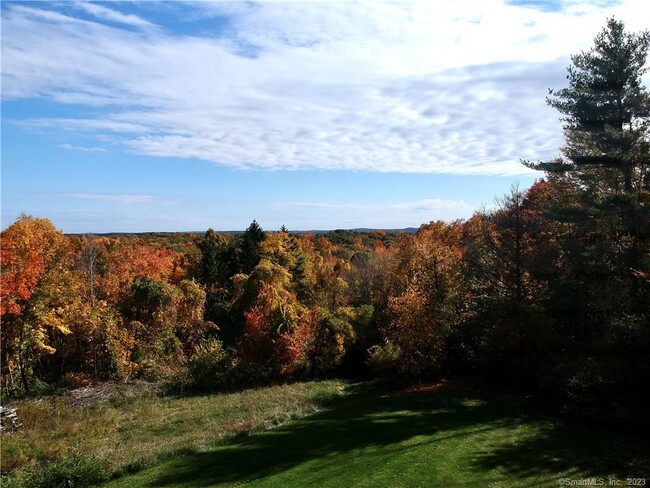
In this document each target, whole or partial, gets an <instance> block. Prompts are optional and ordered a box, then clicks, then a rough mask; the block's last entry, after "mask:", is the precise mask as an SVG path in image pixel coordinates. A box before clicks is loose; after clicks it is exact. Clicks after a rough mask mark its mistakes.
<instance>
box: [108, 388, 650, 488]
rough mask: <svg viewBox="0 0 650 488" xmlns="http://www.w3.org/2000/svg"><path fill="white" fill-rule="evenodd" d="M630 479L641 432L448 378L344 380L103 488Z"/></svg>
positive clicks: (641, 472) (642, 462) (647, 454)
mask: <svg viewBox="0 0 650 488" xmlns="http://www.w3.org/2000/svg"><path fill="white" fill-rule="evenodd" d="M170 435H172V434H171V433H170ZM627 477H635V478H643V477H645V478H646V479H650V443H649V442H648V441H647V440H646V439H645V438H644V437H642V436H638V437H637V436H633V435H631V434H623V433H618V432H616V431H615V430H610V429H604V428H599V427H594V426H590V427H587V426H582V425H578V424H575V425H571V424H569V423H566V422H564V421H562V420H559V419H557V418H554V417H552V416H550V415H549V414H547V413H545V412H543V411H541V410H539V409H537V408H535V407H534V406H533V405H532V404H531V403H530V402H529V401H527V400H525V399H521V398H518V397H516V396H510V395H507V394H504V393H489V392H483V393H478V392H477V391H476V388H475V387H467V386H464V385H462V384H458V383H456V382H449V383H441V384H439V385H431V386H430V387H428V388H420V389H417V390H411V391H402V392H390V393H389V392H385V391H382V390H381V389H377V388H373V387H369V386H368V385H363V384H360V385H348V387H347V389H346V394H345V395H343V396H340V397H337V398H335V399H334V400H333V401H332V402H331V403H330V404H329V405H328V406H327V407H325V408H324V409H322V410H321V411H319V412H317V413H315V414H313V415H311V416H308V417H305V418H303V419H298V420H294V421H291V422H288V423H286V424H283V425H280V426H278V427H276V428H274V429H271V430H267V431H264V432H259V433H256V434H253V435H251V436H248V437H243V438H237V439H235V440H233V441H231V442H228V443H226V444H223V445H216V446H213V447H212V448H207V449H196V450H194V451H192V452H187V453H184V454H182V455H179V456H177V457H174V458H170V459H168V460H166V461H164V462H162V463H161V464H158V465H156V466H154V467H152V468H150V469H146V470H143V471H142V472H140V473H138V474H136V475H133V476H126V477H123V478H121V479H118V480H115V481H113V482H111V483H109V484H108V485H107V486H108V487H110V488H119V487H122V488H125V487H210V486H220V487H221V486H247V487H282V488H286V487H298V488H300V487H310V486H313V487H369V488H370V487H372V488H380V487H391V488H392V487H404V488H417V487H455V486H458V487H466V486H467V487H470V486H476V487H509V486H517V487H544V486H549V487H551V486H552V487H556V486H561V485H563V484H564V485H568V484H569V483H573V486H575V485H576V484H577V483H581V482H582V485H583V486H584V485H585V481H584V480H588V479H595V480H596V481H597V482H599V480H600V479H602V481H603V483H605V484H606V485H608V483H609V482H610V479H612V480H614V479H616V480H620V481H621V486H625V485H626V478H627Z"/></svg>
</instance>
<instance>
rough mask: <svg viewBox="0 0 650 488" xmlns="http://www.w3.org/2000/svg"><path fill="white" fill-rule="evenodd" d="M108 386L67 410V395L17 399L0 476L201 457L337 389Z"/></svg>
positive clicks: (310, 407)
mask: <svg viewBox="0 0 650 488" xmlns="http://www.w3.org/2000/svg"><path fill="white" fill-rule="evenodd" d="M113 388H114V391H113V393H112V395H111V396H110V397H109V398H107V399H102V400H99V401H97V402H95V403H94V404H92V405H89V406H73V405H72V398H71V397H70V396H69V395H67V396H60V397H50V398H42V399H40V400H37V401H34V400H26V401H23V402H18V403H17V404H16V405H15V406H17V408H18V413H19V416H20V418H21V420H22V422H23V427H22V428H21V429H20V430H19V431H17V432H15V433H10V434H3V435H2V472H3V474H6V473H10V477H11V478H12V480H13V481H20V479H21V478H28V476H27V474H28V473H32V474H34V473H36V472H38V471H39V470H42V469H43V468H45V467H47V466H48V465H54V464H56V463H57V462H60V461H62V460H66V459H70V458H71V457H74V456H79V455H81V456H83V457H84V458H87V459H93V460H98V464H99V466H100V467H101V469H102V470H104V471H105V472H106V473H107V475H111V474H112V475H118V474H121V473H126V472H133V471H137V470H139V469H141V468H142V467H144V466H147V465H148V464H150V463H152V462H154V461H155V460H157V459H160V458H161V457H164V456H169V455H173V454H174V453H178V452H180V451H185V452H187V451H188V450H190V451H192V452H201V451H202V450H205V449H207V448H208V447H210V446H214V445H215V444H217V443H219V442H223V441H224V440H226V439H229V438H232V437H234V436H237V435H242V434H248V433H250V432H254V431H256V430H264V429H268V428H269V427H272V426H274V425H277V424H280V423H282V422H286V421H287V420H289V419H292V418H295V417H300V416H304V415H307V414H310V413H313V412H315V411H317V410H318V409H319V408H321V405H322V404H323V403H324V402H327V401H328V400H330V399H331V398H334V397H337V396H339V395H340V394H342V392H343V388H344V384H343V383H341V382H338V381H323V382H308V383H295V384H289V385H282V386H270V387H265V388H259V389H252V390H246V391H242V392H237V393H227V394H219V395H205V396H193V397H184V398H176V397H167V396H160V395H159V394H158V393H157V391H156V389H155V388H153V387H151V386H147V385H139V386H133V385H131V386H129V385H126V386H121V385H114V387H113ZM32 477H33V476H32ZM12 480H5V481H7V482H9V481H12ZM28 485H29V484H28ZM75 486H76V485H75Z"/></svg>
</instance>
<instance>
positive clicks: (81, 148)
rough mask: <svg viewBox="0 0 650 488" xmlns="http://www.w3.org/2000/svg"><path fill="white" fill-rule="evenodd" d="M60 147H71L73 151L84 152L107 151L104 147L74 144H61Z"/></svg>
mask: <svg viewBox="0 0 650 488" xmlns="http://www.w3.org/2000/svg"><path fill="white" fill-rule="evenodd" d="M59 147H60V148H62V149H70V150H71V151H82V152H106V148H104V147H85V146H75V145H73V144H67V143H66V144H59Z"/></svg>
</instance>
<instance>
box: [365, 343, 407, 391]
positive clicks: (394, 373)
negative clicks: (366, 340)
mask: <svg viewBox="0 0 650 488" xmlns="http://www.w3.org/2000/svg"><path fill="white" fill-rule="evenodd" d="M368 354H369V356H368V366H369V367H370V370H371V371H372V372H373V373H374V374H375V375H377V377H379V378H381V379H383V380H387V381H391V382H396V381H398V380H399V379H400V364H401V362H402V356H403V353H402V348H401V347H400V346H399V345H398V344H395V343H393V342H390V341H388V342H385V343H384V344H382V345H377V346H372V347H371V348H370V349H368Z"/></svg>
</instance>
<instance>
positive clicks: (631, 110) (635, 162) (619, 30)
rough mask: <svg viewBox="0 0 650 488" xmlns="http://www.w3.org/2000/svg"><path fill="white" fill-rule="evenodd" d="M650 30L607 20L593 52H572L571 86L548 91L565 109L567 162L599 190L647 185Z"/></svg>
mask: <svg viewBox="0 0 650 488" xmlns="http://www.w3.org/2000/svg"><path fill="white" fill-rule="evenodd" d="M649 46H650V33H649V32H648V31H644V32H641V33H638V34H633V33H627V32H625V26H624V24H623V22H620V21H617V20H615V19H613V18H612V19H608V21H607V25H606V26H605V28H604V29H603V30H602V31H601V32H600V33H599V34H598V35H597V36H596V38H595V39H594V47H593V48H591V49H590V50H589V51H586V52H584V51H583V52H581V53H580V54H577V55H574V56H572V57H571V61H572V62H573V65H572V66H569V67H568V68H567V71H568V75H567V79H568V80H569V86H568V87H567V88H563V89H561V90H556V91H553V90H550V97H549V98H548V99H547V103H548V104H549V105H550V106H551V107H553V108H555V109H557V110H558V111H559V112H561V113H562V114H564V115H565V116H566V117H565V118H564V119H563V120H564V122H565V125H564V136H565V140H566V145H565V147H564V148H563V151H562V152H563V154H564V156H566V158H567V161H565V162H564V163H565V164H561V165H553V164H550V165H549V164H548V163H547V164H542V165H535V167H537V168H539V169H547V170H548V169H554V167H555V168H556V169H561V170H569V171H570V173H571V176H573V177H576V178H577V180H578V182H579V184H581V185H582V186H583V187H585V188H589V189H591V190H593V191H594V192H595V194H596V195H598V194H600V195H603V194H605V195H606V194H612V193H621V192H625V193H630V192H632V191H633V190H634V189H637V190H639V189H640V188H642V187H643V186H644V185H647V183H648V182H647V181H644V180H647V177H648V170H647V168H648V162H649V161H648V139H647V136H648V121H649V118H650V97H649V96H648V93H647V91H646V89H645V87H644V86H643V85H642V83H641V76H642V75H643V74H644V73H645V71H646V68H645V62H646V57H647V54H648V48H649Z"/></svg>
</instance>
